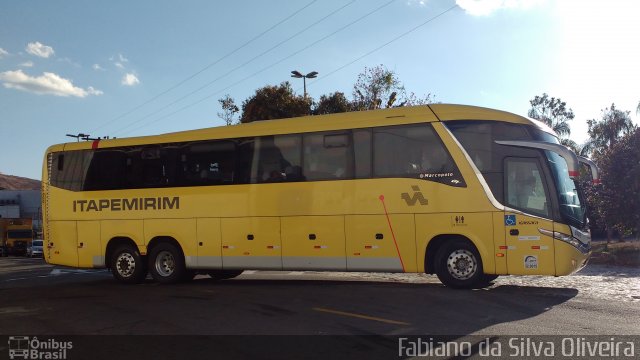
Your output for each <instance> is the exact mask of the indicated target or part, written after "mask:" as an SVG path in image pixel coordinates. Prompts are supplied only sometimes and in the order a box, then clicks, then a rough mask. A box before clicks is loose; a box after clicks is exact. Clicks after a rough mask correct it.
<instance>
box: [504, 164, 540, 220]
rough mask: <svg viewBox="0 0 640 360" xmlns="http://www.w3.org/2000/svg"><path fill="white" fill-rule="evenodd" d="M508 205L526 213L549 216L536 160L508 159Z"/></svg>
mask: <svg viewBox="0 0 640 360" xmlns="http://www.w3.org/2000/svg"><path fill="white" fill-rule="evenodd" d="M504 172H505V177H506V181H505V183H506V189H505V192H506V196H505V197H506V203H507V205H509V206H510V207H513V208H515V209H519V210H523V211H525V212H528V213H531V214H535V215H542V216H549V208H548V198H547V194H546V191H545V188H544V186H543V182H542V176H541V170H540V167H539V165H538V163H537V161H536V160H535V159H528V158H521V159H520V158H506V159H505V171H504Z"/></svg>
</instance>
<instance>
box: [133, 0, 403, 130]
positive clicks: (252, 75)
mask: <svg viewBox="0 0 640 360" xmlns="http://www.w3.org/2000/svg"><path fill="white" fill-rule="evenodd" d="M395 1H396V0H390V1H388V2H386V3H384V4H382V5H381V6H379V7H377V8H375V9H373V10H372V11H370V12H368V13H366V14H365V15H363V16H361V17H359V18H358V19H356V20H354V21H352V22H350V23H348V24H346V25H344V26H342V27H341V28H339V29H337V30H335V31H333V32H332V33H330V34H328V35H326V36H324V37H322V38H320V39H319V40H316V41H314V42H313V43H311V44H309V45H307V46H305V47H303V48H302V49H300V50H298V51H295V52H293V53H291V54H289V55H288V56H285V57H284V58H282V59H280V60H278V61H276V62H274V63H272V64H271V65H269V66H267V67H264V68H262V69H260V70H258V71H256V72H255V73H253V74H251V75H249V76H246V77H244V78H242V79H241V80H239V81H236V82H234V83H233V84H231V85H229V86H227V87H226V88H224V89H221V90H218V91H216V92H214V93H212V94H209V95H207V96H205V97H202V98H200V99H199V100H197V101H195V102H192V103H190V104H188V105H185V106H183V107H181V108H179V109H177V110H175V111H173V112H171V113H169V114H166V115H163V116H161V117H159V118H156V119H154V120H153V121H151V122H147V123H144V124H142V125H141V126H139V127H136V128H134V129H131V130H129V131H128V132H126V133H123V134H122V135H120V136H123V135H126V134H129V133H131V132H133V131H136V130H138V129H141V128H143V127H146V126H148V125H151V124H153V123H154V122H157V121H160V120H163V119H166V118H167V117H169V116H172V115H175V114H177V113H179V112H181V111H183V110H186V109H188V108H190V107H192V106H195V105H197V104H199V103H201V102H203V101H205V100H207V99H209V98H211V97H214V96H216V95H218V94H220V93H222V92H223V91H226V90H228V89H230V88H232V87H234V86H236V85H238V84H240V83H242V82H244V81H246V80H248V79H250V78H252V77H254V76H256V75H258V74H261V73H263V72H265V71H267V70H269V69H271V68H272V67H274V66H276V65H278V64H280V63H282V62H284V61H285V60H288V59H289V58H291V57H293V56H295V55H298V54H299V53H301V52H303V51H305V50H307V49H309V48H311V47H313V46H315V45H316V44H318V43H320V42H322V41H324V40H326V39H328V38H330V37H331V36H333V35H335V34H337V33H339V32H341V31H343V30H345V29H347V28H349V27H351V26H352V25H354V24H356V23H358V22H360V21H362V20H364V19H365V18H367V17H369V16H371V15H373V14H374V13H376V12H378V11H380V10H382V9H383V8H385V7H387V6H389V5H391V4H392V3H393V2H395ZM138 122H139V121H136V122H135V123H138Z"/></svg>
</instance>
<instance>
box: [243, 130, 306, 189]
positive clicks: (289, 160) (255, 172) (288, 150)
mask: <svg viewBox="0 0 640 360" xmlns="http://www.w3.org/2000/svg"><path fill="white" fill-rule="evenodd" d="M301 149H302V146H301V138H300V135H276V136H262V137H260V138H258V139H257V141H256V152H258V153H259V156H258V159H257V161H256V160H255V159H254V162H256V163H255V164H254V165H255V166H253V169H252V176H251V180H252V181H251V182H253V183H256V182H283V181H300V176H301V175H300V171H297V169H296V167H298V168H299V167H300V157H301V156H300V155H301V154H300V152H301Z"/></svg>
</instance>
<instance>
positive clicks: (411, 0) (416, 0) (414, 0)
mask: <svg viewBox="0 0 640 360" xmlns="http://www.w3.org/2000/svg"><path fill="white" fill-rule="evenodd" d="M427 1H428V0H407V5H409V6H420V7H423V6H426V5H427Z"/></svg>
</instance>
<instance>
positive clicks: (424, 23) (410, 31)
mask: <svg viewBox="0 0 640 360" xmlns="http://www.w3.org/2000/svg"><path fill="white" fill-rule="evenodd" d="M457 7H458V5H453V6H452V7H450V8H448V9H447V10H445V11H443V12H441V13H439V14H438V15H436V16H434V17H432V18H430V19H428V20H427V21H425V22H423V23H421V24H418V25H417V26H415V27H413V28H411V29H410V30H408V31H406V32H404V33H402V34H400V35H398V36H396V37H395V38H393V39H391V40H389V41H388V42H386V43H384V44H382V45H380V46H378V47H377V48H375V49H373V50H371V51H369V52H367V53H366V54H364V55H362V56H360V57H358V58H356V59H354V60H353V61H350V62H348V63H347V64H345V65H342V66H340V67H339V68H337V69H335V70H333V71H330V72H329V73H327V74H326V75H323V76H322V78H321V79H320V78H318V80H316V81H314V83H315V82H318V81H321V80H324V79H326V78H328V77H329V76H331V75H333V74H335V73H336V72H338V71H340V70H342V69H344V68H346V67H347V66H349V65H352V64H353V63H355V62H358V61H360V60H362V59H363V58H365V57H367V56H369V55H371V54H373V53H374V52H376V51H378V50H380V49H382V48H384V47H386V46H387V45H389V44H391V43H393V42H395V41H397V40H400V39H401V38H403V37H405V36H407V35H409V34H411V33H412V32H414V31H416V30H418V29H419V28H421V27H423V26H425V25H427V24H428V23H430V22H432V21H433V20H435V19H437V18H439V17H441V16H443V15H444V14H446V13H448V12H449V11H451V10H453V9H455V8H457Z"/></svg>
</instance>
